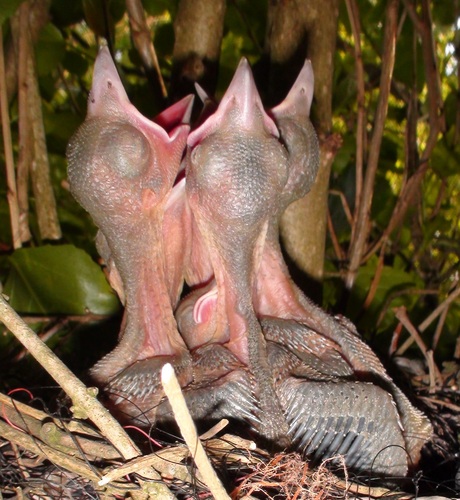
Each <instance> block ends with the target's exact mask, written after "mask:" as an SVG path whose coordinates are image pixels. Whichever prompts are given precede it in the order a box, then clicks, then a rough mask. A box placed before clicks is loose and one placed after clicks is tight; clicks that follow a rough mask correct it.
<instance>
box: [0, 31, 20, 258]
mask: <svg viewBox="0 0 460 500" xmlns="http://www.w3.org/2000/svg"><path fill="white" fill-rule="evenodd" d="M0 108H1V113H2V130H3V145H4V148H5V166H6V183H7V190H8V192H7V198H8V206H9V209H10V224H11V235H12V239H13V247H14V248H20V247H21V245H22V243H21V235H20V230H19V204H18V194H17V189H16V174H15V171H14V157H13V144H12V142H11V129H10V117H9V113H8V100H7V95H6V79H5V59H4V51H3V32H2V28H1V26H0Z"/></svg>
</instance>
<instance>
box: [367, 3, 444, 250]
mask: <svg viewBox="0 0 460 500" xmlns="http://www.w3.org/2000/svg"><path fill="white" fill-rule="evenodd" d="M403 3H404V7H405V8H406V11H407V13H408V14H409V17H410V18H411V20H412V22H413V23H414V26H415V29H416V30H417V32H418V33H419V35H420V37H421V40H422V53H423V62H424V69H425V77H426V81H427V89H428V92H427V99H428V111H429V125H430V133H429V136H428V140H427V142H426V145H425V148H424V150H423V153H422V154H421V158H420V162H419V167H418V168H417V171H416V172H415V173H414V174H413V175H412V176H411V177H410V178H409V179H408V180H407V182H406V183H405V184H404V186H403V188H402V189H401V192H400V195H399V197H398V201H397V202H396V206H395V208H394V210H393V213H392V215H391V217H390V221H389V223H388V225H387V228H386V229H385V231H384V232H383V234H382V236H381V238H380V239H379V240H378V241H377V242H376V243H375V245H374V246H373V247H372V248H371V249H370V250H369V254H372V253H374V252H376V251H377V250H378V248H380V246H381V245H382V243H383V242H384V241H385V240H387V239H388V237H389V236H390V234H391V233H392V232H393V231H394V230H395V228H396V227H398V226H399V225H400V224H401V223H402V221H403V219H404V216H405V214H406V212H407V210H408V208H409V207H410V206H411V204H412V203H413V200H414V198H415V196H416V194H417V193H418V192H419V189H420V185H421V183H422V180H423V178H424V177H425V174H426V172H427V170H428V168H429V165H428V160H429V158H430V156H431V153H432V151H433V149H434V147H435V146H436V143H437V140H438V134H439V132H441V131H443V130H444V129H445V122H444V115H443V102H442V96H441V95H442V94H441V83H440V76H439V71H438V59H437V55H436V49H435V44H434V36H433V30H432V25H433V23H432V22H431V14H430V3H429V1H427V0H423V2H422V17H419V15H418V14H417V11H416V9H415V6H414V3H413V2H412V1H411V0H403Z"/></svg>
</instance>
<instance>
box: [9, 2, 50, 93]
mask: <svg viewBox="0 0 460 500" xmlns="http://www.w3.org/2000/svg"><path fill="white" fill-rule="evenodd" d="M50 3H51V2H50V0H32V1H30V2H29V4H28V13H29V33H30V39H31V40H32V44H34V43H35V42H36V41H37V40H38V37H39V35H40V31H41V29H42V28H43V26H45V24H46V23H47V22H48V21H49V19H50V16H49V6H50ZM18 23H19V14H18V13H17V14H15V15H14V16H13V17H12V19H11V24H12V26H13V29H14V27H15V26H16V28H17V25H18ZM5 68H6V89H7V96H8V102H11V99H12V98H13V97H14V96H15V95H16V92H17V90H18V47H17V43H16V41H15V40H12V39H11V38H10V39H9V40H8V41H7V42H6V44H5Z"/></svg>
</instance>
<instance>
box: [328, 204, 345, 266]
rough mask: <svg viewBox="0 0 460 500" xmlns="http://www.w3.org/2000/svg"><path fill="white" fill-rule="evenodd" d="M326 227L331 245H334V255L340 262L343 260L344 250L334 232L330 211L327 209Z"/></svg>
mask: <svg viewBox="0 0 460 500" xmlns="http://www.w3.org/2000/svg"><path fill="white" fill-rule="evenodd" d="M327 229H328V231H329V236H330V238H331V241H332V246H333V247H334V252H335V255H336V256H337V259H339V261H340V262H343V261H344V260H345V252H344V251H343V250H342V247H341V246H340V243H339V239H338V238H337V234H336V233H335V229H334V223H333V222H332V217H331V212H330V211H329V210H328V211H327Z"/></svg>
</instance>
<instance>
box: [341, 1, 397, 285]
mask: <svg viewBox="0 0 460 500" xmlns="http://www.w3.org/2000/svg"><path fill="white" fill-rule="evenodd" d="M398 5H399V1H398V0H390V1H389V2H388V7H387V10H386V16H385V17H386V19H385V33H384V40H383V43H384V48H383V56H382V74H381V77H380V94H379V99H378V103H377V110H376V113H375V121H374V127H373V134H372V138H371V142H370V147H369V156H368V159H367V168H366V175H365V178H364V184H363V191H362V200H361V203H360V204H359V213H358V215H357V217H355V220H356V227H355V233H354V238H353V239H352V241H351V244H350V249H349V259H350V265H349V269H348V273H347V277H346V280H345V284H346V286H347V288H348V289H351V288H352V287H353V284H354V281H355V278H356V273H357V270H358V268H359V266H360V263H361V258H362V256H363V254H364V250H365V245H366V241H367V238H368V235H369V220H370V213H371V205H372V197H373V192H374V182H375V176H376V173H377V167H378V162H379V155H380V146H381V144H382V137H383V130H384V125H385V119H386V115H387V111H388V98H389V95H390V86H391V77H392V74H393V68H394V62H395V48H396V33H397V28H398Z"/></svg>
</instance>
